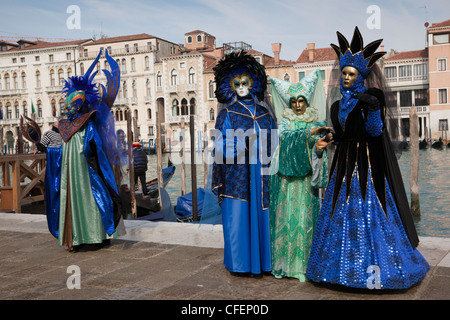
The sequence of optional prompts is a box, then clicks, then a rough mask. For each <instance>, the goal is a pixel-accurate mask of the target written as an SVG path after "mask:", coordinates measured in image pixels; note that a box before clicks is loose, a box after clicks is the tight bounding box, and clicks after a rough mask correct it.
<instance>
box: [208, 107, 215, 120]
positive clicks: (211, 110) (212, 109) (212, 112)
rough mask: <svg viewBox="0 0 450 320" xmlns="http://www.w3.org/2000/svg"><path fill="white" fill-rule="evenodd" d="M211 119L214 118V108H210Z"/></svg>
mask: <svg viewBox="0 0 450 320" xmlns="http://www.w3.org/2000/svg"><path fill="white" fill-rule="evenodd" d="M209 120H214V108H211V109H209Z"/></svg>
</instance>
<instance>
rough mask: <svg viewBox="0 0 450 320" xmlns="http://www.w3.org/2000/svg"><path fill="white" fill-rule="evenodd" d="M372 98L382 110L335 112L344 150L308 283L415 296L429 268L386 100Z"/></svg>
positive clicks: (343, 107) (351, 104)
mask: <svg viewBox="0 0 450 320" xmlns="http://www.w3.org/2000/svg"><path fill="white" fill-rule="evenodd" d="M365 89H366V88H364V90H365ZM366 93H367V94H371V95H373V96H375V97H377V99H378V100H379V101H380V105H381V110H375V111H367V109H365V108H364V103H363V102H362V101H358V100H357V99H351V98H348V97H347V99H346V101H345V102H347V104H343V103H341V104H340V103H339V101H338V102H335V103H334V104H333V105H332V107H331V110H330V112H331V113H330V115H331V120H332V122H333V127H334V130H335V132H336V134H335V141H337V142H338V145H337V149H336V152H335V155H334V158H333V163H332V166H331V171H330V176H331V179H330V181H329V184H328V187H327V190H326V193H325V197H324V201H323V204H322V208H321V211H320V214H319V218H318V223H317V226H316V230H315V234H314V239H313V244H312V248H311V253H310V258H309V263H308V268H307V273H306V275H307V277H308V278H309V279H310V280H312V281H315V282H325V283H332V284H340V285H344V286H349V287H355V288H369V289H372V288H377V289H404V288H409V287H411V286H412V285H414V284H416V283H418V282H420V281H421V280H423V279H424V277H425V276H426V274H427V272H428V270H429V265H428V263H427V262H426V260H425V259H424V258H423V256H422V255H421V254H420V252H419V251H418V250H417V249H416V248H415V247H416V246H417V243H418V237H417V234H416V233H415V228H414V225H413V222H412V218H411V216H410V213H409V216H408V213H405V207H407V208H408V209H409V207H408V203H407V200H406V197H405V191H404V187H403V183H402V178H401V174H400V171H399V170H398V164H397V162H396V159H395V155H393V153H392V152H391V151H392V149H389V148H390V146H389V141H388V139H389V138H388V137H387V134H386V130H385V128H384V124H383V115H384V109H383V108H384V95H383V93H382V91H381V90H378V89H373V88H371V89H368V90H367V91H366ZM343 99H345V94H344V98H343ZM405 202H406V203H405Z"/></svg>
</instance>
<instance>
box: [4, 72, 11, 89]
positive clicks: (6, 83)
mask: <svg viewBox="0 0 450 320" xmlns="http://www.w3.org/2000/svg"><path fill="white" fill-rule="evenodd" d="M5 89H6V90H9V89H11V79H10V78H9V73H7V74H5Z"/></svg>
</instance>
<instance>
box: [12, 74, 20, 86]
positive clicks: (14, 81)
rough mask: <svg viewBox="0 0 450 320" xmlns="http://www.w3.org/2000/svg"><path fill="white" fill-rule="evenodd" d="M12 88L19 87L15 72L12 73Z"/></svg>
mask: <svg viewBox="0 0 450 320" xmlns="http://www.w3.org/2000/svg"><path fill="white" fill-rule="evenodd" d="M13 89H19V81H17V73H15V72H14V73H13Z"/></svg>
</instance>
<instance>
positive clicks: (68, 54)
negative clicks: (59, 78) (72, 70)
mask: <svg viewBox="0 0 450 320" xmlns="http://www.w3.org/2000/svg"><path fill="white" fill-rule="evenodd" d="M71 59H72V54H71V53H70V52H67V53H66V60H71Z"/></svg>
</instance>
